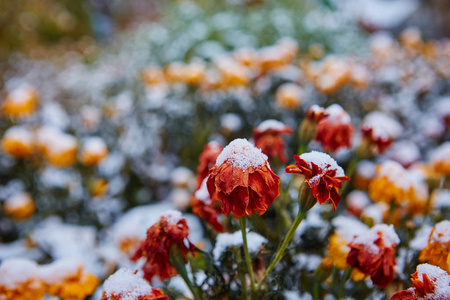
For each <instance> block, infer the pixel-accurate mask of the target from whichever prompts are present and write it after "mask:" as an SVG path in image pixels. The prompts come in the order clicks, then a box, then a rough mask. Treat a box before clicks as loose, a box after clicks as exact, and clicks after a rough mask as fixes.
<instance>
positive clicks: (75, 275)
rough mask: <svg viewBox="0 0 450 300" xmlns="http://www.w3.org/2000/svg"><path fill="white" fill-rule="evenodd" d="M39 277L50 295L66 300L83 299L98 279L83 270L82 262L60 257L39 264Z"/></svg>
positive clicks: (94, 287)
mask: <svg viewBox="0 0 450 300" xmlns="http://www.w3.org/2000/svg"><path fill="white" fill-rule="evenodd" d="M40 277H41V279H42V281H43V283H44V284H45V289H46V293H47V294H49V295H50V296H54V297H59V298H61V299H67V300H83V299H86V297H87V296H89V295H92V294H93V293H94V291H95V289H96V288H97V286H98V284H99V282H100V281H99V279H98V278H97V277H96V276H95V275H93V274H91V273H88V272H86V271H85V270H84V266H83V263H81V262H80V261H77V260H73V259H61V260H58V261H55V262H53V263H51V264H48V265H45V266H41V270H40Z"/></svg>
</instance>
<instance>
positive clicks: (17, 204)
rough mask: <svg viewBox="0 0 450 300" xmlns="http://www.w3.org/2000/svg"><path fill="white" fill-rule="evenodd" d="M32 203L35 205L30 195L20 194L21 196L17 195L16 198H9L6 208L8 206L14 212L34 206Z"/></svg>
mask: <svg viewBox="0 0 450 300" xmlns="http://www.w3.org/2000/svg"><path fill="white" fill-rule="evenodd" d="M32 203H33V199H31V197H30V195H29V194H28V193H19V194H15V195H14V196H12V197H10V198H8V199H7V200H6V202H5V206H7V207H8V209H11V210H14V209H19V208H21V207H24V206H26V205H29V204H32Z"/></svg>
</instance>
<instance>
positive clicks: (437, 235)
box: [431, 220, 450, 244]
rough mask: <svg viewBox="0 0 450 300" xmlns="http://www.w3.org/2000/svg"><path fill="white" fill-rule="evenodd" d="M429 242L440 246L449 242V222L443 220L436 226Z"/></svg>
mask: <svg viewBox="0 0 450 300" xmlns="http://www.w3.org/2000/svg"><path fill="white" fill-rule="evenodd" d="M431 241H434V242H439V243H442V244H443V243H447V242H449V241H450V221H447V220H444V221H442V222H439V223H437V224H436V226H435V227H434V231H433V235H432V236H431Z"/></svg>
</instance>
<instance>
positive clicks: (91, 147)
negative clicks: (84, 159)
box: [84, 136, 108, 155]
mask: <svg viewBox="0 0 450 300" xmlns="http://www.w3.org/2000/svg"><path fill="white" fill-rule="evenodd" d="M84 150H85V151H87V152H89V153H92V154H99V155H101V154H103V153H105V152H108V147H107V146H106V144H105V141H104V140H103V139H102V138H100V137H97V136H94V137H89V138H87V139H86V140H85V141H84Z"/></svg>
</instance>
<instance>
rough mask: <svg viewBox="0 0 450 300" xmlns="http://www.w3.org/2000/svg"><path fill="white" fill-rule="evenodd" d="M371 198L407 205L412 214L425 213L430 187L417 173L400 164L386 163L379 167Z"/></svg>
mask: <svg viewBox="0 0 450 300" xmlns="http://www.w3.org/2000/svg"><path fill="white" fill-rule="evenodd" d="M369 197H370V198H371V199H372V200H374V201H376V202H385V203H387V204H391V203H392V202H394V203H395V204H397V205H405V206H406V207H407V208H408V210H409V212H410V213H413V214H415V213H423V208H424V206H425V204H426V199H427V198H428V187H427V185H426V184H425V182H424V180H423V177H422V176H420V175H419V173H417V172H412V171H409V170H407V169H404V168H403V167H402V166H401V165H400V164H399V163H397V162H394V161H385V162H384V163H382V164H381V165H379V166H378V167H377V173H376V175H375V178H374V179H372V180H371V182H370V184H369Z"/></svg>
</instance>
